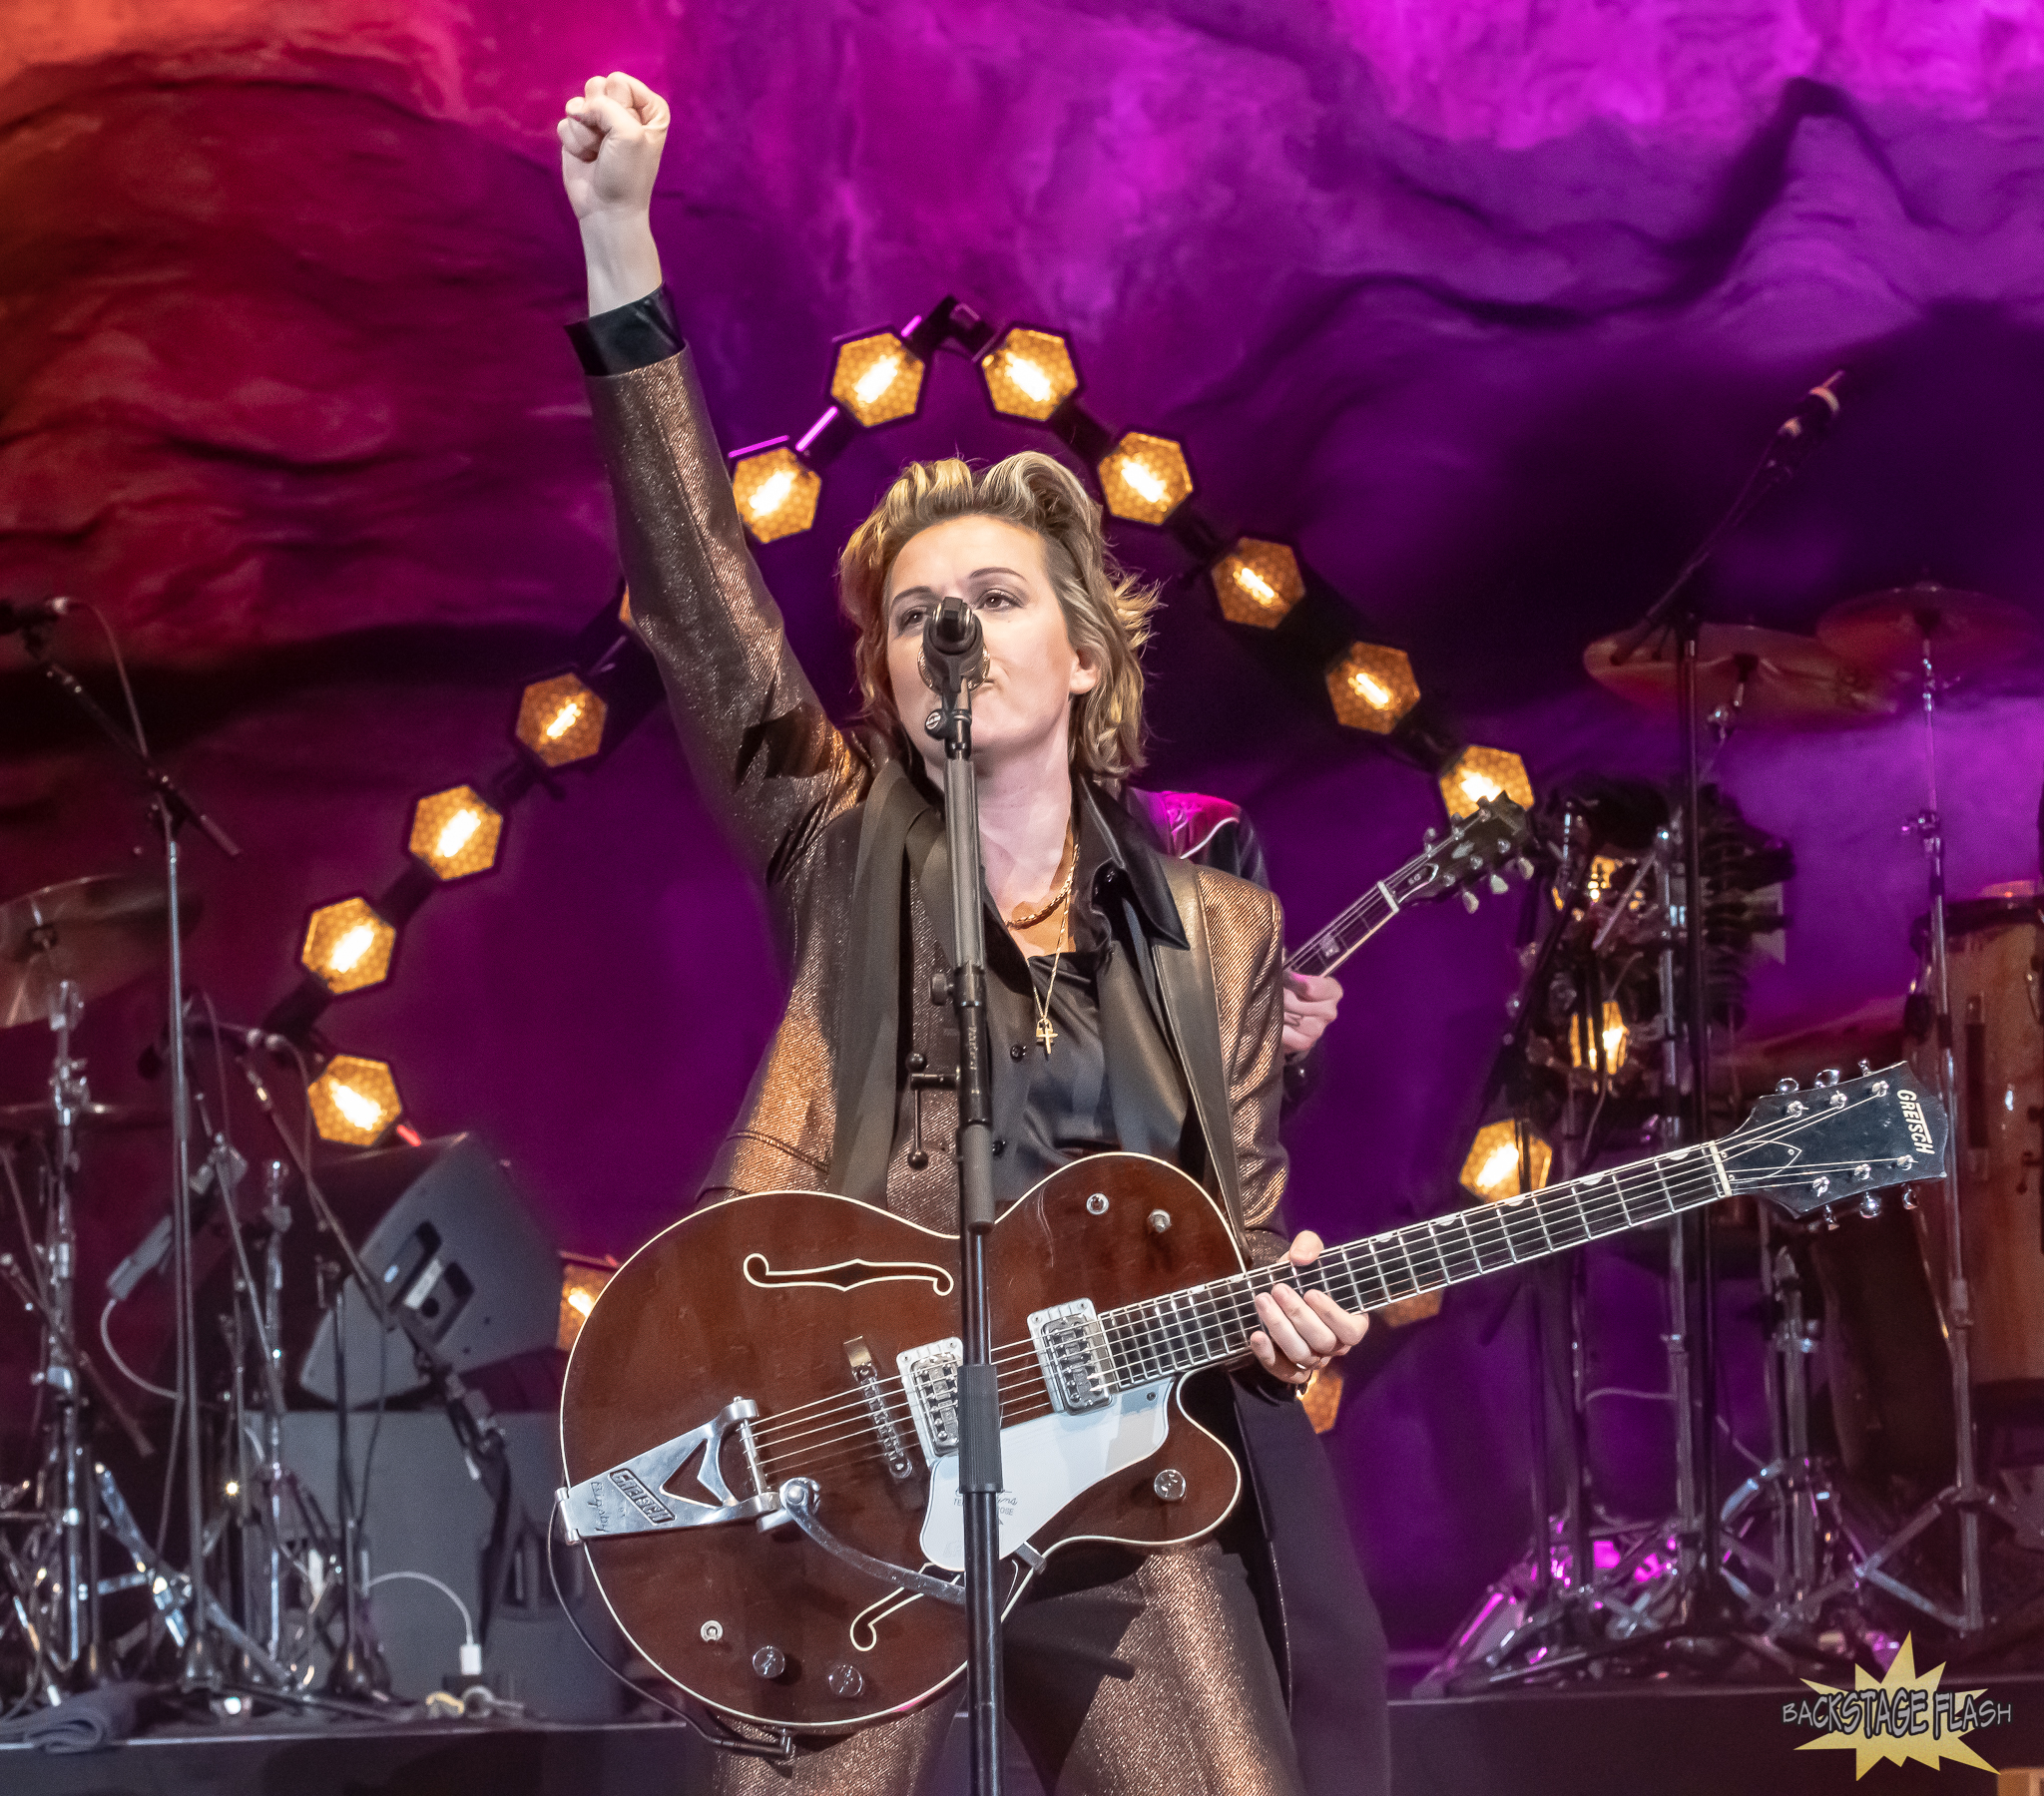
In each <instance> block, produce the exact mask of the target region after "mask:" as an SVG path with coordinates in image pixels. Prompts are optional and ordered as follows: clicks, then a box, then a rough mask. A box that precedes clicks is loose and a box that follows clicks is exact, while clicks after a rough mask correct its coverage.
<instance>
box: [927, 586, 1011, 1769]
mask: <svg viewBox="0 0 2044 1796" xmlns="http://www.w3.org/2000/svg"><path fill="white" fill-rule="evenodd" d="M922 641H923V669H924V676H925V678H926V679H928V681H929V682H930V685H931V687H932V689H933V690H934V691H935V692H936V694H937V702H938V708H937V709H936V710H935V711H933V712H932V713H931V714H930V715H929V717H928V718H927V719H925V721H924V724H923V727H924V728H925V729H926V730H928V731H929V733H930V734H932V735H939V736H941V737H942V739H943V743H944V834H945V839H946V842H947V844H948V846H949V848H950V855H951V921H952V927H953V931H954V939H955V940H956V942H957V944H958V965H957V966H956V967H954V968H953V969H952V970H951V975H950V980H949V987H950V998H951V1007H952V1010H953V1013H954V1014H955V1015H956V1017H957V1021H958V1086H957V1091H958V1256H959V1262H960V1264H959V1301H960V1305H961V1308H962V1310H963V1330H962V1333H963V1336H964V1340H965V1355H964V1362H963V1364H962V1365H960V1367H959V1368H958V1489H959V1492H960V1493H961V1495H962V1497H963V1499H964V1504H965V1618H966V1665H967V1672H966V1676H967V1689H968V1706H969V1710H970V1714H971V1732H972V1789H973V1792H974V1796H1000V1790H1001V1608H1000V1593H999V1587H998V1580H999V1576H1000V1558H1001V1536H1000V1516H999V1513H998V1510H997V1507H996V1506H997V1505H998V1503H999V1500H1000V1490H1001V1400H1000V1387H999V1384H998V1381H997V1378H996V1375H995V1372H994V1365H993V1323H992V1318H991V1316H990V1315H989V1313H988V1308H987V1246H988V1241H989V1239H990V1237H991V1235H992V1233H993V1226H994V1189H993V1185H994V1162H993V1103H992V1096H991V1091H990V1081H989V1079H988V1065H989V1060H990V1051H989V1041H988V1035H987V1019H986V934H985V929H984V927H983V907H982V903H981V898H980V894H981V891H982V890H983V874H982V872H981V867H980V855H979V787H978V783H977V779H976V776H975V774H974V771H973V765H972V687H973V686H974V685H975V684H976V683H978V674H979V670H980V668H981V667H982V666H983V657H984V650H983V646H982V633H981V629H980V622H979V618H978V616H977V615H976V614H975V613H973V612H972V611H970V610H969V609H967V607H966V606H965V605H964V603H963V602H962V601H960V600H957V599H946V600H945V601H944V602H943V604H942V605H941V606H939V607H938V608H937V610H936V611H935V612H933V613H931V614H930V616H929V618H928V619H927V620H926V621H925V623H924V625H923V633H922Z"/></svg>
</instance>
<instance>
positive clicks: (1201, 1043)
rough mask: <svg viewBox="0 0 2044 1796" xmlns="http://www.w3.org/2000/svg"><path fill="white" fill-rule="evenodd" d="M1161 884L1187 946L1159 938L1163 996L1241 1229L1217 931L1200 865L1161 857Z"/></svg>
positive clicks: (1232, 1216) (1216, 1178)
mask: <svg viewBox="0 0 2044 1796" xmlns="http://www.w3.org/2000/svg"><path fill="white" fill-rule="evenodd" d="M1157 862H1158V866H1159V868H1160V869H1161V870H1162V872H1163V874H1164V882H1165V884H1166V885H1167V886H1168V887H1169V888H1170V889H1171V896H1172V901H1173V902H1174V903H1175V904H1176V905H1177V906H1178V917H1179V927H1180V929H1181V930H1183V931H1184V933H1185V939H1186V945H1185V946H1184V947H1183V948H1181V947H1179V946H1178V945H1177V944H1176V943H1173V942H1167V941H1163V940H1154V941H1152V943H1151V944H1150V958H1151V964H1152V965H1153V966H1155V967H1156V969H1157V987H1158V993H1159V996H1160V997H1161V998H1162V999H1163V1000H1164V1014H1165V1017H1166V1019H1167V1020H1168V1021H1169V1023H1170V1025H1171V1034H1172V1040H1173V1041H1174V1043H1176V1045H1177V1047H1178V1054H1179V1062H1180V1064H1181V1065H1182V1066H1183V1067H1184V1068H1185V1073H1186V1084H1187V1085H1188V1086H1190V1087H1191V1088H1192V1095H1193V1114H1194V1115H1195V1116H1196V1117H1197V1118H1198V1119H1199V1122H1200V1132H1201V1133H1202V1134H1203V1135H1205V1136H1206V1138H1207V1155H1208V1165H1209V1169H1210V1172H1211V1175H1212V1180H1213V1183H1214V1184H1215V1185H1217V1186H1218V1187H1219V1190H1220V1196H1221V1200H1222V1201H1223V1202H1224V1203H1225V1204H1227V1206H1228V1216H1229V1220H1230V1221H1232V1222H1233V1223H1234V1224H1235V1227H1236V1232H1237V1234H1240V1233H1241V1232H1242V1170H1241V1167H1240V1166H1239V1165H1238V1164H1237V1162H1236V1157H1235V1128H1234V1125H1233V1120H1232V1117H1231V1114H1230V1113H1231V1111H1232V1109H1233V1106H1232V1104H1231V1102H1230V1094H1229V1088H1228V1057H1227V1056H1226V1054H1225V1053H1224V1052H1223V1051H1222V1044H1221V1005H1220V1002H1219V1000H1218V999H1217V997H1216V995H1215V991H1214V954H1213V937H1212V933H1211V931H1210V930H1209V928H1208V924H1207V907H1206V904H1205V903H1204V902H1203V900H1202V899H1201V896H1200V876H1199V871H1198V869H1197V868H1195V867H1194V866H1193V865H1192V864H1191V863H1190V862H1189V861H1182V860H1180V859H1178V858H1177V856H1175V855H1170V854H1159V855H1157Z"/></svg>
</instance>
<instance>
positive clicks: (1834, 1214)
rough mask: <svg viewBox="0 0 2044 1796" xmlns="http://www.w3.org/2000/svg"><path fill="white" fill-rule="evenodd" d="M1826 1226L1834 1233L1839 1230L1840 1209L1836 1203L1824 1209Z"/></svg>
mask: <svg viewBox="0 0 2044 1796" xmlns="http://www.w3.org/2000/svg"><path fill="white" fill-rule="evenodd" d="M1824 1228H1825V1229H1826V1230H1827V1231H1828V1232H1830V1233H1833V1234H1835V1233H1836V1232H1837V1228H1838V1211H1837V1208H1836V1206H1835V1205H1829V1206H1826V1208H1825V1210H1824Z"/></svg>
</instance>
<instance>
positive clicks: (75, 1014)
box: [0, 979, 155, 1690]
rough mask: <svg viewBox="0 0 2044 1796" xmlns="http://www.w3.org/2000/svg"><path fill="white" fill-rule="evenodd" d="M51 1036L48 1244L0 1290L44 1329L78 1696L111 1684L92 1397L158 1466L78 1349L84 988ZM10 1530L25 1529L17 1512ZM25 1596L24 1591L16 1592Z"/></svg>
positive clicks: (66, 987)
mask: <svg viewBox="0 0 2044 1796" xmlns="http://www.w3.org/2000/svg"><path fill="white" fill-rule="evenodd" d="M55 997H56V1002H55V1005H54V1006H53V1008H52V1010H51V1013H50V1029H51V1032H52V1033H53V1034H54V1035H55V1036H56V1038H57V1042H56V1049H55V1052H54V1054H53V1056H52V1058H51V1066H50V1107H51V1114H52V1116H53V1117H54V1119H55V1121H56V1139H55V1143H54V1147H53V1149H52V1150H51V1152H50V1153H49V1155H48V1162H47V1169H46V1172H45V1178H46V1181H47V1184H46V1189H47V1194H48V1202H47V1205H46V1207H45V1214H46V1216H47V1217H48V1238H47V1239H46V1240H44V1241H41V1242H35V1241H29V1242H27V1243H25V1245H26V1246H27V1248H28V1250H29V1254H30V1258H29V1261H28V1263H27V1264H26V1265H24V1264H22V1263H21V1262H18V1261H17V1260H16V1259H15V1258H14V1256H13V1255H12V1254H11V1253H9V1254H0V1283H4V1284H5V1285H6V1286H7V1287H8V1288H9V1289H10V1290H11V1291H12V1292H13V1294H14V1295H15V1296H16V1297H17V1298H18V1299H19V1300H20V1301H21V1303H22V1306H23V1307H24V1308H25V1309H27V1310H29V1311H30V1312H32V1313H33V1314H35V1315H36V1316H37V1318H38V1319H39V1320H40V1322H41V1325H42V1333H43V1353H42V1365H41V1368H40V1369H39V1370H38V1372H37V1373H36V1375H35V1376H36V1380H37V1382H39V1383H40V1384H41V1385H42V1387H43V1389H44V1390H46V1391H47V1392H49V1393H50V1395H51V1397H52V1399H53V1408H54V1412H55V1413H54V1414H53V1415H52V1416H50V1417H48V1418H47V1419H46V1422H45V1429H46V1436H45V1438H46V1443H47V1444H46V1447H45V1450H44V1455H43V1463H42V1470H41V1502H42V1504H43V1505H44V1506H45V1507H44V1509H42V1510H41V1511H38V1512H36V1513H35V1514H36V1519H37V1520H38V1521H41V1522H44V1523H47V1524H49V1525H51V1526H53V1527H54V1528H55V1530H56V1536H57V1540H56V1549H57V1551H56V1558H57V1566H56V1577H55V1580H54V1581H55V1583H56V1587H57V1591H58V1601H57V1617H58V1630H57V1631H58V1638H57V1641H56V1650H55V1652H54V1655H53V1656H54V1658H55V1660H56V1661H57V1662H58V1663H59V1664H61V1666H62V1667H63V1676H64V1681H65V1682H66V1684H67V1685H68V1686H69V1687H70V1688H71V1689H73V1690H84V1689H90V1688H92V1687H93V1686H94V1685H96V1684H98V1683H99V1682H100V1681H101V1680H102V1678H103V1677H104V1676H105V1675H106V1672H107V1665H106V1661H105V1655H104V1653H103V1651H102V1649H101V1640H100V1607H99V1599H100V1574H99V1559H100V1504H99V1500H98V1495H97V1493H96V1491H95V1489H94V1481H93V1459H92V1442H91V1428H90V1425H89V1419H88V1415H87V1410H86V1403H87V1394H88V1392H90V1395H91V1400H92V1401H93V1403H94V1404H95V1405H96V1406H97V1408H98V1410H99V1411H100V1413H101V1414H103V1415H104V1416H105V1417H106V1418H107V1419H108V1420H109V1421H112V1422H114V1423H115V1424H117V1425H118V1426H119V1427H120V1428H121V1430H122V1431H123V1433H125V1434H126V1435H127V1437H128V1439H129V1442H130V1443H131V1444H132V1445H133V1446H134V1448H135V1450H136V1452H137V1454H138V1456H139V1457H141V1458H144V1459H148V1458H151V1457H153V1455H154V1451H155V1450H154V1449H153V1447H152V1446H151V1445H150V1441H149V1437H148V1436H147V1435H146V1434H144V1433H143V1431H142V1428H141V1426H140V1424H138V1423H137V1422H136V1420H135V1418H134V1416H133V1415H132V1414H130V1413H129V1411H128V1409H127V1407H126V1406H125V1405H124V1404H123V1403H122V1402H121V1401H120V1399H119V1397H118V1396H117V1395H116V1394H115V1392H114V1391H113V1390H112V1388H111V1387H110V1386H108V1385H107V1383H106V1381H105V1380H104V1379H103V1378H102V1377H101V1375H100V1372H99V1368H98V1367H97V1365H95V1364H94V1362H93V1360H92V1358H91V1356H90V1355H89V1354H87V1353H86V1351H85V1350H84V1349H83V1348H82V1347H80V1346H79V1344H78V1338H77V1331H76V1327H75V1324H76V1320H77V1315H76V1301H75V1295H76V1288H77V1276H78V1231H77V1225H76V1218H75V1214H74V1211H73V1205H72V1178H73V1175H74V1174H75V1173H76V1171H77V1169H78V1136H77V1132H76V1128H77V1123H78V1120H79V1117H80V1115H81V1114H82V1113H83V1112H84V1111H85V1109H86V1107H87V1105H88V1104H89V1103H90V1102H91V1099H90V1094H89V1092H88V1090H87V1087H86V1079H85V1062H84V1061H82V1060H79V1059H77V1058H76V1057H74V1056H73V1054H72V1052H71V1041H72V1035H73V1032H74V1031H75V1030H77V1028H78V1027H79V1024H80V1023H81V1021H82V1020H83V1018H84V1014H85V1006H84V1002H83V1000H82V998H81V995H80V993H79V989H78V987H77V986H76V985H75V984H73V982H72V981H70V980H68V979H64V980H59V981H58V982H57V988H56V994H55ZM7 1519H8V1520H10V1521H19V1520H26V1519H27V1516H26V1514H24V1513H22V1512H11V1513H10V1514H9V1516H8V1518H7ZM18 1594H19V1595H20V1596H22V1597H25V1596H26V1592H20V1593H18Z"/></svg>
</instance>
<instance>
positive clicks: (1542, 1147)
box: [1461, 1118, 1554, 1203]
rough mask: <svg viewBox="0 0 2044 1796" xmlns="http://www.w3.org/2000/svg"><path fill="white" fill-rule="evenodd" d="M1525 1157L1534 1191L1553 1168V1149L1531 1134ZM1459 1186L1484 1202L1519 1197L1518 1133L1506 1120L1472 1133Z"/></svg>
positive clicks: (1515, 1125)
mask: <svg viewBox="0 0 2044 1796" xmlns="http://www.w3.org/2000/svg"><path fill="white" fill-rule="evenodd" d="M1527 1157H1528V1158H1529V1159H1530V1160H1531V1161H1532V1163H1533V1188H1534V1189H1535V1190H1536V1191H1537V1190H1538V1189H1539V1188H1540V1187H1541V1186H1542V1185H1544V1184H1545V1183H1546V1182H1547V1175H1548V1173H1549V1172H1550V1171H1551V1170H1552V1169H1553V1166H1554V1149H1553V1148H1552V1147H1550V1146H1549V1145H1548V1144H1547V1143H1546V1142H1545V1141H1543V1140H1542V1139H1541V1138H1540V1137H1539V1136H1538V1135H1535V1136H1534V1137H1533V1139H1532V1141H1531V1142H1530V1143H1529V1146H1528V1152H1527ZM1461 1184H1462V1188H1463V1190H1465V1191H1472V1192H1474V1193H1475V1194H1476V1195H1477V1196H1478V1197H1481V1198H1482V1199H1483V1200H1484V1202H1486V1203H1495V1202H1497V1201H1498V1199H1500V1198H1502V1197H1516V1196H1518V1195H1519V1130H1518V1125H1517V1124H1516V1123H1515V1122H1512V1121H1511V1119H1510V1118H1506V1119H1505V1120H1504V1121H1503V1122H1486V1123H1485V1124H1484V1125H1483V1126H1482V1127H1481V1128H1479V1129H1478V1130H1477V1131H1476V1139H1475V1140H1473V1141H1471V1142H1470V1143H1469V1157H1468V1158H1467V1159H1465V1160H1464V1161H1463V1162H1462V1176H1461Z"/></svg>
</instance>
